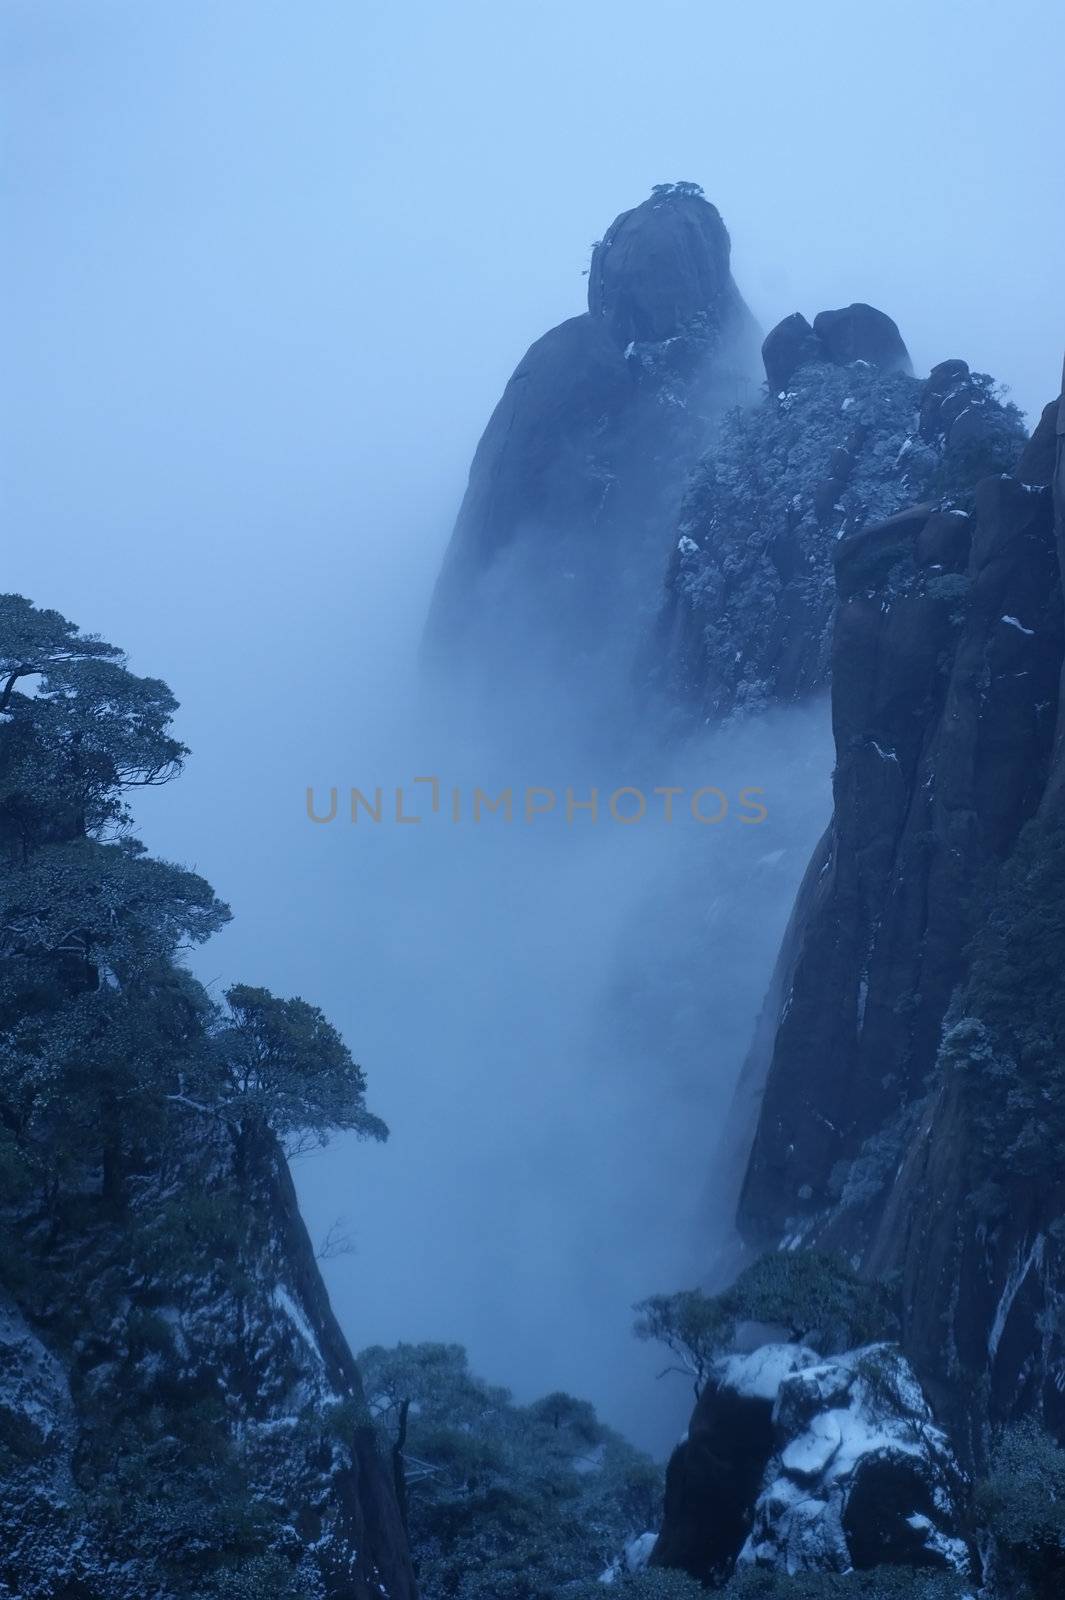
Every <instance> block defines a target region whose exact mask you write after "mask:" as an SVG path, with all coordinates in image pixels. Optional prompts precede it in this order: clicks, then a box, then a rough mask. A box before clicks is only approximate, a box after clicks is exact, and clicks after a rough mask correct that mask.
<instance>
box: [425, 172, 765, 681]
mask: <svg viewBox="0 0 1065 1600" xmlns="http://www.w3.org/2000/svg"><path fill="white" fill-rule="evenodd" d="M588 298H589V307H590V309H589V311H588V312H587V313H585V314H584V315H583V316H579V317H573V318H571V319H570V320H569V321H568V322H564V323H562V324H561V326H560V327H558V328H555V329H552V330H551V332H549V333H547V334H546V335H545V336H544V337H543V338H542V339H538V340H537V341H536V343H535V344H534V345H533V346H532V347H531V348H530V350H529V351H528V352H527V353H526V355H525V356H524V357H523V359H522V360H521V362H520V363H519V365H518V367H517V369H516V371H515V373H514V375H513V377H512V378H511V379H510V382H509V383H508V384H507V387H506V390H505V392H504V394H503V397H502V399H501V400H500V402H499V404H498V406H497V407H496V409H495V411H494V413H493V415H492V418H491V420H490V421H489V424H488V427H487V428H486V430H485V433H484V436H483V437H482V439H481V441H480V444H479V445H478V447H477V452H476V455H475V457H474V461H473V465H472V467H471V470H470V479H469V486H468V488H467V491H466V495H465V498H464V500H463V502H462V506H461V509H460V511H459V515H458V519H457V522H456V524H455V530H454V533H453V535H452V538H451V542H450V545H449V548H448V551H447V554H446V557H445V560H444V564H443V569H442V572H441V574H440V578H439V580H438V583H437V586H436V591H435V594H434V597H433V602H432V606H431V610H430V616H429V620H428V624H427V628H426V637H425V651H426V659H427V661H428V662H429V663H430V665H431V666H432V668H433V671H434V675H436V674H442V675H444V676H446V677H450V678H451V679H452V680H454V681H458V682H459V683H462V684H468V686H469V687H470V688H471V690H476V691H478V692H481V691H483V690H484V689H485V687H486V686H487V685H488V684H489V682H490V681H491V680H492V679H493V678H494V677H498V676H500V675H501V673H503V672H509V673H511V674H513V675H514V676H515V679H516V680H517V681H520V680H521V677H522V675H523V674H525V673H529V674H531V675H532V678H533V682H534V684H535V685H537V686H538V688H539V691H540V692H543V685H544V684H545V683H546V682H547V681H548V680H549V677H550V673H551V672H552V671H555V672H557V673H558V674H559V675H561V676H564V677H566V678H567V679H569V680H572V675H573V672H574V670H575V668H576V667H578V666H580V667H581V669H582V671H584V674H585V681H586V683H587V682H588V681H589V679H590V677H591V676H592V673H591V668H590V667H589V663H590V662H592V663H594V661H595V660H596V659H597V658H598V657H599V656H608V655H609V654H610V652H611V649H612V648H613V646H614V645H615V643H616V641H617V640H618V639H619V638H620V639H624V640H626V641H627V646H626V647H627V648H629V649H630V650H631V635H632V632H633V629H634V628H635V626H636V618H637V617H638V616H639V615H641V614H642V611H643V610H644V608H645V607H646V605H647V597H648V595H649V594H653V593H654V592H655V591H656V589H657V586H658V584H659V583H660V582H661V574H662V571H663V569H664V566H665V562H666V558H667V555H668V550H669V545H670V540H671V532H672V528H673V525H674V523H675V519H676V515H677V511H678V507H679V504H680V498H681V495H682V493H683V488H684V483H685V478H686V475H687V473H688V471H689V470H690V468H691V466H692V465H693V463H694V462H695V460H696V458H697V456H698V454H699V452H700V451H701V450H702V449H703V448H704V447H705V444H706V440H707V436H708V432H709V429H710V427H711V424H712V420H713V418H714V416H715V415H717V414H719V413H720V412H721V411H722V410H723V409H724V408H725V407H726V406H728V405H731V404H734V403H735V402H736V401H737V400H738V399H741V398H743V396H744V395H745V394H747V393H748V392H753V390H754V387H755V384H756V371H757V367H756V363H757V343H758V330H757V328H756V325H755V323H754V320H753V318H752V317H751V314H750V312H749V311H748V309H747V307H746V305H745V304H744V302H743V300H742V298H741V296H740V294H739V291H738V289H737V288H736V285H735V283H734V282H733V279H732V275H731V272H730V270H729V239H728V233H727V231H726V229H725V226H724V223H723V222H722V220H721V217H720V215H719V214H718V212H717V210H716V209H715V207H713V206H712V205H710V204H709V203H708V202H707V201H706V200H704V199H702V198H701V197H700V196H699V195H698V194H696V193H693V192H691V187H690V186H675V185H674V186H666V188H665V189H663V190H661V191H660V192H656V193H655V194H653V195H652V196H651V198H650V199H649V200H646V201H644V202H643V204H642V205H639V206H637V207H635V208H634V209H633V210H631V211H627V212H624V213H623V214H622V215H621V216H620V217H618V218H617V219H616V220H615V221H614V222H613V223H612V224H611V226H610V228H609V229H608V230H607V232H606V234H605V236H604V238H603V240H602V242H601V243H600V244H599V245H598V246H597V247H596V249H595V252H594V255H593V258H592V265H591V270H590V275H589V287H588Z"/></svg>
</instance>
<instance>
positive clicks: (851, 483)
mask: <svg viewBox="0 0 1065 1600" xmlns="http://www.w3.org/2000/svg"><path fill="white" fill-rule="evenodd" d="M851 311H852V312H854V311H857V312H862V313H863V314H864V313H866V312H867V313H869V317H870V318H871V319H872V321H871V323H870V324H869V325H870V326H871V327H872V328H874V329H880V330H881V335H882V337H881V336H880V335H878V337H879V338H880V343H879V344H877V342H876V340H874V339H873V338H872V337H871V336H870V339H869V342H868V344H867V345H865V346H862V345H861V337H860V335H861V333H862V330H863V329H864V328H865V327H866V325H867V319H866V318H865V317H864V315H863V316H862V317H860V318H858V319H857V322H856V324H855V326H854V328H853V329H851V332H849V333H848V332H847V329H848V328H850V327H851V324H850V323H849V322H848V321H847V318H848V317H849V316H850V313H844V312H832V313H822V316H821V317H818V319H817V322H816V323H815V327H814V328H813V329H812V328H810V326H809V324H808V323H806V322H805V320H804V319H803V318H802V317H798V316H796V317H790V318H788V319H787V320H786V321H785V322H784V323H781V324H780V325H779V326H778V327H777V328H776V329H774V331H773V333H772V334H771V335H770V336H769V339H768V340H767V341H766V345H765V351H764V355H765V361H766V370H767V374H768V376H769V380H770V391H771V392H770V393H769V395H768V396H767V397H766V398H764V399H763V400H762V401H761V402H760V403H759V404H758V405H757V406H754V407H752V408H750V409H749V410H747V411H746V412H744V413H733V414H732V415H730V416H729V418H728V419H727V420H726V422H725V424H724V425H723V427H722V430H721V433H720V436H719V437H718V439H717V440H716V442H715V444H714V445H713V447H712V449H711V450H709V451H708V453H707V455H706V456H705V458H704V459H703V461H702V462H701V463H700V465H699V467H698V468H697V470H696V472H695V473H694V474H693V477H692V481H691V485H690V487H689V490H688V493H687V496H686V498H685V501H684V504H683V507H682V509H681V514H680V520H679V524H678V533H679V537H678V539H677V541H676V544H675V548H674V551H673V554H672V557H671V560H670V565H669V568H668V571H667V576H666V598H665V604H664V606H663V608H662V612H661V614H660V617H659V620H658V626H657V631H656V634H655V637H654V641H653V647H652V649H651V650H650V652H649V653H648V660H647V672H648V676H649V677H650V679H651V680H652V682H654V683H655V684H656V685H657V687H658V689H659V692H660V694H661V696H662V698H663V699H664V701H665V702H666V704H667V706H668V707H669V708H670V711H671V712H672V714H673V715H675V716H677V717H679V718H683V717H684V716H685V714H686V715H687V717H688V719H689V720H690V722H691V723H692V724H694V725H698V724H700V723H702V722H704V721H711V722H716V721H719V720H720V719H722V718H723V717H728V716H730V715H731V714H733V713H736V712H748V711H752V710H754V711H758V710H762V709H765V708H766V707H767V706H769V705H771V704H779V703H781V702H782V701H783V702H787V701H789V700H795V699H798V698H800V697H802V696H805V695H809V694H811V693H814V692H816V691H818V690H820V689H823V688H825V687H826V686H827V684H828V682H829V678H830V669H831V651H832V618H833V613H834V610H835V605H836V588H835V581H834V574H833V560H834V556H835V553H836V551H837V549H838V548H840V547H841V546H846V545H847V544H848V542H849V541H850V540H851V539H852V538H853V537H855V536H857V535H858V534H859V533H860V531H861V530H862V529H864V528H866V527H868V526H869V525H870V524H875V523H878V522H881V521H883V520H885V519H886V518H889V517H890V516H892V515H893V514H894V513H896V512H899V511H901V510H902V509H903V508H904V507H906V506H908V505H910V504H912V503H913V502H914V501H915V500H923V499H927V500H929V501H930V502H933V501H934V502H936V503H939V502H944V501H946V502H948V503H949V502H951V501H953V502H955V503H960V504H965V505H968V504H969V502H970V499H971V493H972V489H973V486H974V483H975V480H976V479H977V478H978V477H979V476H982V475H983V474H984V473H986V472H988V471H996V470H1000V469H1005V468H1012V467H1013V466H1014V465H1015V464H1016V461H1017V458H1018V456H1019V454H1020V451H1021V448H1022V445H1023V440H1024V433H1023V428H1022V427H1021V425H1020V421H1019V417H1018V416H1017V415H1016V414H1015V413H1014V412H1013V411H1011V410H1010V409H1009V408H1008V407H1005V406H1003V405H1002V404H1001V403H1000V401H999V400H998V399H997V398H996V397H995V395H994V393H993V389H992V386H991V383H990V380H989V379H987V378H977V377H973V376H972V375H970V374H969V369H968V368H967V367H966V366H965V364H964V362H960V363H954V362H952V363H947V364H946V365H947V367H949V368H951V369H952V371H951V373H950V375H949V381H946V382H945V381H944V377H943V370H942V369H940V368H936V370H935V372H934V373H933V374H932V376H931V377H930V378H929V379H928V380H927V381H926V382H925V383H921V382H919V381H918V380H917V379H916V378H913V377H911V376H908V375H907V371H906V367H908V358H906V361H905V362H904V361H903V359H902V357H903V355H904V354H905V348H904V346H902V343H901V340H899V341H898V350H896V351H895V355H894V358H892V351H893V349H894V345H893V343H892V341H893V339H897V337H898V330H897V329H896V328H895V324H894V323H893V322H891V319H890V318H888V317H884V316H883V315H882V313H879V312H876V313H874V312H873V311H872V308H871V307H852V308H851ZM825 316H828V317H830V318H834V319H837V320H836V321H834V322H830V324H829V326H831V327H833V328H835V329H836V330H837V332H838V333H839V338H838V341H837V342H836V345H835V352H836V353H835V355H833V356H832V357H831V359H830V357H829V353H828V351H827V348H826V347H825V346H824V343H823V341H821V340H820V339H819V336H818V335H817V333H816V332H815V329H816V328H817V326H818V325H819V324H820V325H822V326H824V324H823V322H822V318H823V317H825ZM838 319H843V320H842V321H839V320H838ZM882 325H883V326H882ZM884 327H886V328H887V329H888V330H890V337H889V335H888V333H887V332H885V331H884ZM859 347H862V348H867V349H869V350H873V349H874V348H875V349H878V350H880V352H881V354H882V357H883V362H884V364H883V365H879V364H876V363H874V362H873V361H871V360H869V359H867V358H865V357H860V358H855V359H853V360H851V361H849V362H845V363H842V364H841V362H842V357H843V355H845V354H846V353H847V352H848V351H849V350H851V349H854V348H859ZM899 351H901V352H902V354H901V355H900V354H899ZM955 369H956V370H955ZM937 374H939V376H937ZM780 383H785V384H786V387H785V388H782V389H779V392H778V384H780ZM863 537H864V535H863Z"/></svg>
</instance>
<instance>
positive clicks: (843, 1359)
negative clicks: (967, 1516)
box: [651, 1344, 970, 1583]
mask: <svg viewBox="0 0 1065 1600" xmlns="http://www.w3.org/2000/svg"><path fill="white" fill-rule="evenodd" d="M964 1489H965V1482H964V1477H963V1474H962V1472H961V1470H960V1468H959V1467H958V1464H957V1462H956V1460H955V1458H954V1455H953V1452H952V1450H951V1448H950V1446H949V1444H948V1442H947V1439H946V1436H945V1435H944V1434H943V1432H942V1431H941V1430H940V1429H939V1428H938V1427H936V1425H935V1423H934V1421H933V1418H932V1413H931V1410H930V1409H929V1406H928V1402H927V1401H926V1399H925V1397H924V1395H923V1394H922V1392H921V1387H920V1385H919V1383H918V1382H917V1380H916V1378H915V1376H914V1374H913V1372H912V1370H911V1368H910V1366H909V1364H908V1363H907V1362H906V1360H905V1358H904V1357H903V1356H902V1354H901V1353H900V1352H899V1350H898V1349H897V1348H895V1347H894V1346H891V1345H870V1346H866V1347H864V1348H862V1349H859V1350H854V1351H850V1352H847V1353H845V1354H842V1355H839V1356H835V1357H832V1358H829V1359H825V1358H823V1357H822V1356H820V1355H818V1354H817V1353H816V1352H815V1351H813V1350H810V1349H807V1348H806V1347H805V1346H802V1345H794V1344H785V1345H767V1346H763V1347H762V1348H760V1349H758V1350H755V1351H754V1352H752V1353H751V1354H749V1355H736V1356H732V1357H729V1358H728V1359H727V1360H724V1361H722V1362H721V1363H719V1366H718V1369H717V1372H716V1373H715V1375H714V1377H713V1379H712V1380H711V1382H710V1383H709V1384H708V1385H707V1387H706V1389H705V1390H704V1392H703V1394H702V1395H701V1397H700V1399H699V1402H698V1404H697V1406H696V1408H695V1413H694V1416H693V1418H692V1424H691V1429H690V1431H689V1434H688V1437H687V1439H686V1440H685V1441H684V1442H683V1443H682V1444H680V1445H679V1446H678V1448H677V1450H676V1451H675V1452H674V1455H673V1458H672V1461H671V1462H670V1466H669V1471H668V1475H667V1480H666V1505H665V1518H664V1523H663V1528H662V1533H661V1535H660V1537H659V1540H658V1543H657V1545H656V1546H655V1549H654V1552H653V1554H652V1557H651V1560H652V1564H653V1565H658V1566H670V1567H680V1568H682V1569H683V1570H685V1571H687V1572H688V1573H690V1574H691V1576H692V1577H695V1578H698V1579H700V1580H701V1581H703V1582H711V1583H715V1582H720V1581H721V1580H722V1579H724V1578H726V1577H727V1576H728V1575H729V1573H730V1572H731V1571H732V1570H733V1569H734V1568H735V1567H737V1566H740V1567H743V1566H758V1567H763V1568H769V1569H771V1570H775V1571H779V1572H782V1573H792V1574H794V1573H797V1572H805V1571H810V1572H849V1571H852V1570H857V1571H862V1570H867V1569H869V1568H872V1567H877V1566H884V1565H898V1566H905V1567H911V1568H912V1567H929V1568H938V1569H939V1570H942V1571H947V1572H956V1573H959V1574H967V1573H968V1571H969V1567H970V1553H969V1550H968V1547H967V1544H966V1540H965V1538H964V1536H963V1530H962V1518H961V1512H960V1506H961V1504H962V1503H963V1497H964Z"/></svg>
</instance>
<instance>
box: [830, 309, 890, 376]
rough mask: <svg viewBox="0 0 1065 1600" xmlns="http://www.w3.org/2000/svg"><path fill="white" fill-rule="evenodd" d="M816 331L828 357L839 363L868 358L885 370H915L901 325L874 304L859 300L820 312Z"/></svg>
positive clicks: (875, 365) (866, 359) (874, 364)
mask: <svg viewBox="0 0 1065 1600" xmlns="http://www.w3.org/2000/svg"><path fill="white" fill-rule="evenodd" d="M813 331H814V333H815V334H816V335H817V337H818V338H819V339H820V341H821V343H822V344H823V345H824V347H825V349H826V350H827V351H828V357H829V360H830V361H834V362H836V363H837V364H839V365H840V366H847V365H849V364H850V363H851V362H852V361H868V362H870V363H871V365H872V366H874V367H880V368H881V370H882V371H884V372H906V373H911V374H912V372H913V365H912V363H911V361H910V353H909V351H908V350H907V349H906V346H905V344H903V342H902V335H901V334H900V333H899V330H898V328H897V327H896V325H895V323H894V322H892V320H891V318H890V317H889V316H888V315H887V314H886V313H885V312H883V311H878V310H877V309H876V307H875V306H868V305H865V304H864V303H863V302H862V301H856V302H855V304H854V305H851V306H845V307H843V308H842V309H841V310H839V311H819V312H818V313H817V316H816V317H815V318H814V329H813Z"/></svg>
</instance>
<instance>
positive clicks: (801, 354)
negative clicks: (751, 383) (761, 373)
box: [762, 311, 829, 394]
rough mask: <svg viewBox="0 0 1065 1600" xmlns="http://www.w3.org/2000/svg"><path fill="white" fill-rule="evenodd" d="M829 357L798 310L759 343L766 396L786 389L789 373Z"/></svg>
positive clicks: (778, 324) (826, 359)
mask: <svg viewBox="0 0 1065 1600" xmlns="http://www.w3.org/2000/svg"><path fill="white" fill-rule="evenodd" d="M828 360H829V354H828V351H827V350H826V348H825V346H824V345H823V344H822V343H821V340H820V339H819V338H818V337H817V335H816V333H815V332H814V330H813V329H812V328H811V326H810V324H809V323H808V322H807V320H806V318H805V317H804V316H803V314H802V312H801V311H793V312H792V314H791V316H790V317H785V318H784V320H783V322H778V323H777V325H776V327H775V328H773V329H772V330H771V331H770V332H769V333H768V334H767V335H766V337H765V340H764V341H763V344H762V361H763V363H764V365H765V376H766V382H767V383H768V385H769V392H770V394H776V393H778V392H779V391H780V390H781V389H786V388H787V386H788V380H789V379H790V378H791V376H792V374H793V373H795V372H798V370H799V368H800V367H805V366H809V365H810V364H811V363H812V362H815V361H828Z"/></svg>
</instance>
